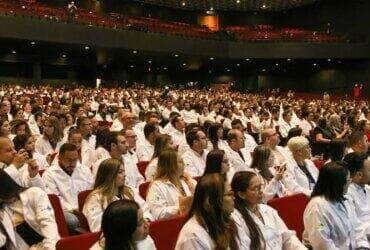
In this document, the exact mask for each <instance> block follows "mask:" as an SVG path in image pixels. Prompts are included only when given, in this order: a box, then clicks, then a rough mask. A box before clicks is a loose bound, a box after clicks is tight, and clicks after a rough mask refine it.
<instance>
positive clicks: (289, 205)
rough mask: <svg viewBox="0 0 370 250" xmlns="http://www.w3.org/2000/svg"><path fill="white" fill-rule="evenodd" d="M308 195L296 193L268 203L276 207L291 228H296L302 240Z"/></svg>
mask: <svg viewBox="0 0 370 250" xmlns="http://www.w3.org/2000/svg"><path fill="white" fill-rule="evenodd" d="M308 201H309V200H308V197H307V196H306V195H304V194H295V195H291V196H286V197H282V198H276V199H272V200H269V201H268V202H267V204H268V205H270V206H271V207H273V208H275V209H276V210H277V212H278V213H279V215H280V217H281V219H283V221H284V222H285V224H286V225H287V227H288V228H289V229H290V230H295V231H296V233H297V237H298V238H299V239H300V240H302V233H303V229H304V226H303V213H304V210H305V208H306V206H307V204H308Z"/></svg>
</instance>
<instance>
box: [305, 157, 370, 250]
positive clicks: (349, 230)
mask: <svg viewBox="0 0 370 250" xmlns="http://www.w3.org/2000/svg"><path fill="white" fill-rule="evenodd" d="M350 182H351V179H350V174H349V171H348V170H347V169H346V168H345V167H343V164H342V163H340V162H330V163H328V164H326V165H325V166H324V168H323V169H321V171H320V175H319V178H318V180H317V183H316V185H315V188H314V190H313V192H312V196H311V200H310V202H309V203H308V205H307V207H306V209H305V211H304V214H303V222H304V228H305V229H304V232H303V240H304V242H307V244H308V245H310V246H312V248H313V249H343V250H344V249H370V244H369V241H368V240H367V238H366V233H365V230H364V228H363V227H362V225H361V223H363V222H361V221H360V220H359V218H358V217H357V215H356V212H355V209H354V207H353V204H352V203H351V202H350V201H349V200H347V199H346V198H345V196H344V195H345V193H346V192H347V190H348V185H349V184H350Z"/></svg>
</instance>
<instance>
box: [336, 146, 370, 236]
mask: <svg viewBox="0 0 370 250" xmlns="http://www.w3.org/2000/svg"><path fill="white" fill-rule="evenodd" d="M343 161H344V162H345V163H346V165H345V166H346V167H347V169H348V170H349V172H350V174H351V179H352V182H351V184H350V185H349V187H348V192H347V195H346V198H347V199H348V200H349V201H351V203H352V204H353V205H354V207H355V212H356V215H357V217H358V218H359V220H360V221H362V222H363V223H364V227H365V228H366V234H367V237H368V238H369V239H370V186H369V185H370V157H369V156H368V155H366V154H360V153H350V154H348V155H346V157H345V158H344V159H343Z"/></svg>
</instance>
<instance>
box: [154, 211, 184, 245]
mask: <svg viewBox="0 0 370 250" xmlns="http://www.w3.org/2000/svg"><path fill="white" fill-rule="evenodd" d="M185 221H186V216H185V215H184V216H178V217H175V218H171V219H166V220H158V221H154V222H151V223H150V227H149V234H150V236H151V237H152V238H153V240H154V243H155V246H156V247H157V250H173V249H175V245H176V241H177V237H178V236H179V233H180V231H181V228H182V226H183V225H184V223H185Z"/></svg>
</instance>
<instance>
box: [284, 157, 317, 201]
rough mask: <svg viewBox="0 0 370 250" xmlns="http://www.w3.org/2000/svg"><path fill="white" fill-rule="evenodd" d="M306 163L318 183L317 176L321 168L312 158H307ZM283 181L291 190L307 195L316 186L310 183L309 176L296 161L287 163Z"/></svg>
mask: <svg viewBox="0 0 370 250" xmlns="http://www.w3.org/2000/svg"><path fill="white" fill-rule="evenodd" d="M305 164H306V167H307V169H308V171H309V172H310V174H311V176H312V177H313V179H314V180H315V183H316V182H317V178H318V177H319V170H318V169H317V168H316V166H315V164H314V163H313V162H312V161H311V160H308V159H306V160H305ZM283 183H284V185H285V187H286V188H287V189H288V190H289V191H290V192H292V193H304V194H305V195H307V196H310V195H311V193H312V190H313V188H314V185H310V183H309V181H308V178H307V176H306V175H305V173H304V172H303V171H302V170H301V169H300V168H299V167H298V164H297V162H296V161H294V162H293V161H291V162H289V163H288V164H287V169H286V171H285V173H284V177H283Z"/></svg>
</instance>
